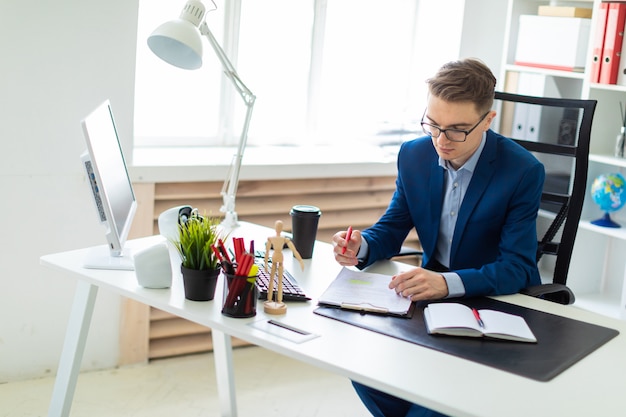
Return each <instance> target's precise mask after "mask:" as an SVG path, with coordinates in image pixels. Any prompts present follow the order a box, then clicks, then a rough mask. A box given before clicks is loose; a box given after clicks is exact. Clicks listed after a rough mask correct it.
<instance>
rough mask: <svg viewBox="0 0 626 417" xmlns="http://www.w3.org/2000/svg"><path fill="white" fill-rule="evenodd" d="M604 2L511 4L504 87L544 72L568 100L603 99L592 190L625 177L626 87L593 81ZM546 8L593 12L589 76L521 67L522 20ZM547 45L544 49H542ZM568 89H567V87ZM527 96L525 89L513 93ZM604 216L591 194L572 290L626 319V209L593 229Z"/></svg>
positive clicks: (580, 299) (581, 300)
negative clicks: (624, 117) (511, 79)
mask: <svg viewBox="0 0 626 417" xmlns="http://www.w3.org/2000/svg"><path fill="white" fill-rule="evenodd" d="M600 3H601V0H594V1H589V0H587V1H584V0H579V1H540V0H508V7H507V15H506V29H505V33H504V50H503V53H502V63H501V66H500V68H501V73H500V76H499V77H498V80H499V82H500V85H499V86H498V89H500V90H507V87H509V86H507V81H506V80H507V75H509V76H510V75H511V73H538V74H543V75H545V76H547V77H552V78H553V79H554V80H555V82H558V83H559V84H560V86H561V87H560V88H559V93H560V95H561V96H562V97H566V98H584V99H594V100H597V101H598V104H597V107H596V112H595V116H594V121H593V127H592V133H591V148H590V156H589V161H590V163H589V174H588V182H587V188H588V189H589V187H590V186H591V183H592V182H593V179H594V178H595V177H596V176H598V175H599V174H602V173H608V172H620V173H622V175H625V171H626V159H624V158H616V157H615V156H613V151H614V146H615V138H616V136H617V134H618V133H619V130H620V126H621V115H620V104H619V103H620V101H621V102H624V103H625V105H626V86H623V85H605V84H597V83H591V82H590V78H591V77H590V63H591V61H592V56H593V54H592V53H593V42H594V34H595V30H596V26H597V21H598V14H597V13H596V11H597V10H599V7H600ZM540 5H552V6H577V7H586V8H592V9H593V11H594V14H593V16H592V20H591V30H590V37H589V44H588V45H587V51H588V52H587V59H586V62H587V66H586V68H585V71H584V72H567V71H556V70H549V69H541V68H534V67H525V66H520V65H515V64H514V61H515V59H514V58H515V48H516V45H517V39H518V30H519V16H520V15H526V14H529V15H536V14H537V13H538V8H539V6H540ZM538 47H541V46H538ZM563 86H565V87H563ZM511 92H519V93H521V94H524V92H523V91H511ZM602 214H603V213H602V212H601V211H600V209H599V207H597V206H596V204H595V203H594V202H593V200H592V198H591V195H590V193H589V192H588V193H587V196H586V198H585V203H584V208H583V214H582V220H581V222H580V227H579V230H578V235H577V237H576V244H575V247H574V254H573V258H572V262H571V266H570V271H569V276H568V286H570V287H571V288H572V290H573V291H574V293H575V295H576V298H577V301H576V304H575V305H576V306H579V307H581V308H585V309H589V310H593V311H595V312H598V313H601V314H605V315H608V316H611V317H617V318H621V319H625V320H626V308H625V307H626V209H623V210H620V211H618V212H616V213H612V214H611V217H612V218H613V219H614V220H615V221H617V222H618V223H621V224H622V225H623V226H624V227H622V228H618V229H612V228H605V227H599V226H596V225H593V224H592V223H591V221H592V220H594V219H596V218H599V217H601V215H602Z"/></svg>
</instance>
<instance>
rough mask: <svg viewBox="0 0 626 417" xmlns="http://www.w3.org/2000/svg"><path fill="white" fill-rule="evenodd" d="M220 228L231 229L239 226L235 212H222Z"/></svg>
mask: <svg viewBox="0 0 626 417" xmlns="http://www.w3.org/2000/svg"><path fill="white" fill-rule="evenodd" d="M221 226H222V228H224V229H226V230H233V229H234V228H236V227H238V226H239V219H238V218H237V212H235V211H227V212H226V213H225V214H224V220H222V223H221Z"/></svg>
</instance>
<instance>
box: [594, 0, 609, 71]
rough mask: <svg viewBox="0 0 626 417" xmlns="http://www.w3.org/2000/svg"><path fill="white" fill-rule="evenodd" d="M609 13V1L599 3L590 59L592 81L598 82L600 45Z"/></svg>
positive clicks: (600, 59)
mask: <svg viewBox="0 0 626 417" xmlns="http://www.w3.org/2000/svg"><path fill="white" fill-rule="evenodd" d="M608 15H609V3H600V9H599V10H598V23H597V26H596V33H595V34H594V38H593V60H592V61H591V71H590V73H591V78H590V81H591V82H592V83H598V82H600V68H601V64H602V46H603V45H604V33H605V32H606V19H607V17H608Z"/></svg>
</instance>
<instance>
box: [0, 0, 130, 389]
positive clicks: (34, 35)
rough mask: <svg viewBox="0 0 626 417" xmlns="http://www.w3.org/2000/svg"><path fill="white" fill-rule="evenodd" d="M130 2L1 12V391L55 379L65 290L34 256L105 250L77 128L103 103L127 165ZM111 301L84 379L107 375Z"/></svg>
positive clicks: (114, 324) (68, 297) (66, 281)
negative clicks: (49, 376)
mask: <svg viewBox="0 0 626 417" xmlns="http://www.w3.org/2000/svg"><path fill="white" fill-rule="evenodd" d="M136 15H137V0H107V1H102V0H57V1H49V0H33V1H26V2H25V1H23V0H2V2H0V51H2V58H1V59H0V141H1V142H0V143H1V145H0V146H1V150H0V196H2V197H1V198H2V202H1V203H0V225H1V228H0V230H1V231H2V233H3V241H4V242H3V244H2V250H0V383H2V382H4V381H7V380H16V379H23V378H28V377H34V376H42V375H45V374H46V373H54V372H56V367H57V362H58V360H59V356H60V352H61V347H62V342H63V338H64V335H65V328H66V324H67V319H68V315H69V310H70V306H71V303H72V299H73V295H74V289H75V285H76V280H75V279H74V278H72V277H69V276H64V275H63V274H60V273H57V272H54V271H52V270H49V269H47V268H43V267H41V266H40V265H39V257H40V256H41V255H44V254H47V253H53V252H59V251H65V250H71V249H75V248H80V247H84V246H88V245H96V244H101V243H104V237H103V231H102V229H100V228H99V226H98V225H97V223H96V217H95V216H96V215H95V212H94V209H93V207H92V203H91V201H90V200H89V195H88V189H87V188H86V187H87V185H86V184H85V183H84V176H83V173H82V171H81V169H82V168H81V165H80V160H79V156H80V154H81V152H82V151H83V149H84V147H85V145H84V140H83V137H82V133H81V129H80V120H81V119H82V118H83V117H84V116H85V115H86V114H87V113H88V112H90V111H91V110H92V109H93V108H95V107H96V106H97V105H98V104H99V103H101V102H102V101H103V100H104V99H106V98H109V99H110V100H111V104H112V106H113V110H114V112H115V113H116V119H117V120H116V121H117V123H118V125H119V128H120V135H121V139H122V140H123V141H124V147H125V149H126V153H127V155H130V147H131V142H132V139H131V134H132V109H133V91H134V66H135V45H136V22H137V16H136ZM119 304H120V300H119V297H117V296H114V295H112V294H109V293H106V292H105V291H104V290H100V293H99V296H98V302H97V305H96V311H95V313H94V319H93V321H92V323H93V324H94V326H93V327H92V331H91V332H90V335H89V340H88V345H87V350H86V352H85V357H84V361H83V369H94V368H102V367H109V366H114V365H115V364H116V361H117V356H118V329H119Z"/></svg>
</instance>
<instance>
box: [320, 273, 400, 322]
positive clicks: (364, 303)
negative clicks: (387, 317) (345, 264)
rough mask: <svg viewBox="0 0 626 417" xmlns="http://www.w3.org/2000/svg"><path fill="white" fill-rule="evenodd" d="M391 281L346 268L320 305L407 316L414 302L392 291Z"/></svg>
mask: <svg viewBox="0 0 626 417" xmlns="http://www.w3.org/2000/svg"><path fill="white" fill-rule="evenodd" d="M390 280H391V277H390V276H389V275H382V274H374V273H371V272H362V271H355V270H352V269H348V268H343V269H342V270H341V271H340V272H339V274H338V275H337V278H335V280H334V281H333V282H332V283H331V284H330V286H329V287H328V288H327V289H326V291H324V293H323V294H322V296H321V297H320V298H319V302H320V303H321V304H328V305H334V306H338V307H344V308H352V309H357V310H358V309H361V310H365V311H375V312H380V313H392V314H406V313H407V312H408V310H409V308H410V307H411V300H410V299H409V298H405V297H402V296H401V295H398V294H396V292H395V291H394V290H392V289H390V288H389V281H390Z"/></svg>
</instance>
